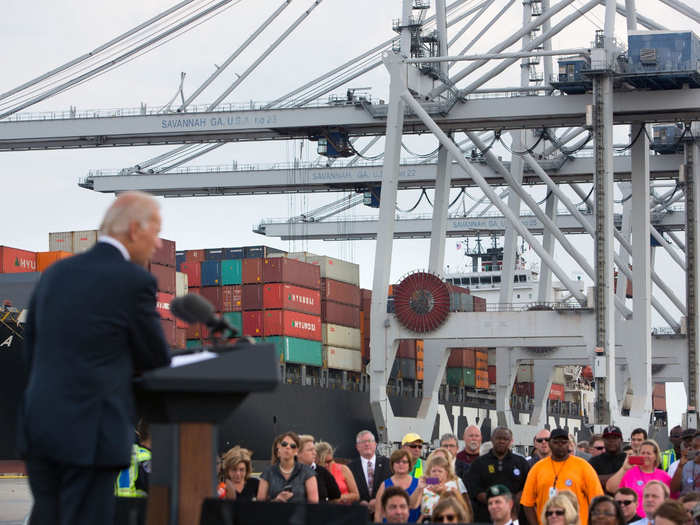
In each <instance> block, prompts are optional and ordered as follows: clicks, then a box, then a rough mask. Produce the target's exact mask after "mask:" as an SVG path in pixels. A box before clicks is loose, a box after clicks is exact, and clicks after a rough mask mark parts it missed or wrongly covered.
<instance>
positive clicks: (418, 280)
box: [394, 272, 450, 333]
mask: <svg viewBox="0 0 700 525" xmlns="http://www.w3.org/2000/svg"><path fill="white" fill-rule="evenodd" d="M394 308H395V312H396V317H397V318H398V320H399V322H400V323H401V324H402V325H403V326H405V327H406V328H408V329H409V330H413V331H414V332H418V333H425V332H431V331H433V330H436V329H437V328H438V327H439V326H440V325H441V324H442V323H444V322H445V319H447V315H448V314H449V312H450V293H449V290H448V289H447V285H446V284H445V283H444V282H443V281H442V279H440V278H439V277H438V276H437V275H434V274H432V273H428V272H415V273H412V274H410V275H408V276H407V277H405V278H404V279H403V281H401V282H400V283H399V284H397V285H396V286H394Z"/></svg>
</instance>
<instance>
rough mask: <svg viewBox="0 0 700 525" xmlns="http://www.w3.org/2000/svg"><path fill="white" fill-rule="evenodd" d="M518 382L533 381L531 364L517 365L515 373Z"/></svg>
mask: <svg viewBox="0 0 700 525" xmlns="http://www.w3.org/2000/svg"><path fill="white" fill-rule="evenodd" d="M516 381H517V382H518V383H534V381H535V376H534V374H533V371H532V365H531V364H526V365H518V373H517V375H516Z"/></svg>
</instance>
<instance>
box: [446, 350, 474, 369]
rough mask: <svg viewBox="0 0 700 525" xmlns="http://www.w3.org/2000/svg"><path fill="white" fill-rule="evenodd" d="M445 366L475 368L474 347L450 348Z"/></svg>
mask: <svg viewBox="0 0 700 525" xmlns="http://www.w3.org/2000/svg"><path fill="white" fill-rule="evenodd" d="M447 366H448V367H451V368H475V367H476V351H475V349H474V348H452V349H451V351H450V357H449V358H448V360H447Z"/></svg>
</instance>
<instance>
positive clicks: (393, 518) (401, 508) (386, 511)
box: [380, 487, 409, 523]
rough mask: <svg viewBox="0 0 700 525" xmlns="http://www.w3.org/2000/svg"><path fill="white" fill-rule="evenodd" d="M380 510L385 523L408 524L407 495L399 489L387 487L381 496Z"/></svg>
mask: <svg viewBox="0 0 700 525" xmlns="http://www.w3.org/2000/svg"><path fill="white" fill-rule="evenodd" d="M380 502H381V510H382V514H383V515H384V516H386V522H387V523H408V519H409V517H408V515H409V511H408V505H409V503H408V493H407V492H406V491H405V490H404V489H402V488H401V487H388V488H387V489H386V490H385V491H384V492H383V493H382V495H381V498H380Z"/></svg>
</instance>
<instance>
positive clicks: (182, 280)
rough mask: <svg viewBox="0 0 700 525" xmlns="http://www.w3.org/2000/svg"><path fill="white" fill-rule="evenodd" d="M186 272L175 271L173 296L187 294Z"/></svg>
mask: <svg viewBox="0 0 700 525" xmlns="http://www.w3.org/2000/svg"><path fill="white" fill-rule="evenodd" d="M187 282H188V281H187V274H186V273H182V272H175V296H176V297H182V296H183V295H187V293H188V290H189V286H188V285H187Z"/></svg>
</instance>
